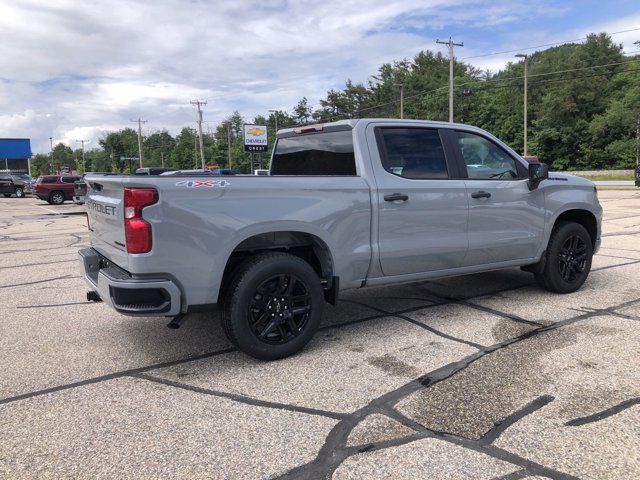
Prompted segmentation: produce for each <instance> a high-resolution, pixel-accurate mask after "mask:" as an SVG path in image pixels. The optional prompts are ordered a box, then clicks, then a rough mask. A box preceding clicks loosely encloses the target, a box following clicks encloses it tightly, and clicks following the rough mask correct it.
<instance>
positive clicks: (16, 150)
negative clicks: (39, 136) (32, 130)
mask: <svg viewBox="0 0 640 480" xmlns="http://www.w3.org/2000/svg"><path fill="white" fill-rule="evenodd" d="M30 159H31V140H30V139H28V138H0V171H10V172H12V173H28V174H29V175H31V161H30Z"/></svg>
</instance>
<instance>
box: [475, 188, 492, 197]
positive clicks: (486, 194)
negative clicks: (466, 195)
mask: <svg viewBox="0 0 640 480" xmlns="http://www.w3.org/2000/svg"><path fill="white" fill-rule="evenodd" d="M471 198H491V194H490V193H489V192H485V191H483V190H480V191H479V192H473V193H472V194H471Z"/></svg>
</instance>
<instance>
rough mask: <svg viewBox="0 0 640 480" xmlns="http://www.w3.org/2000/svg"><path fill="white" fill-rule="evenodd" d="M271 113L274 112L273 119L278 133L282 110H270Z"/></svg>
mask: <svg viewBox="0 0 640 480" xmlns="http://www.w3.org/2000/svg"><path fill="white" fill-rule="evenodd" d="M269 113H273V120H274V122H275V124H276V126H275V128H276V133H278V113H280V112H279V111H278V110H269Z"/></svg>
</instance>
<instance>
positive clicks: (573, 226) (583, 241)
mask: <svg viewBox="0 0 640 480" xmlns="http://www.w3.org/2000/svg"><path fill="white" fill-rule="evenodd" d="M546 255H547V258H546V263H545V267H544V270H543V272H542V273H541V274H536V276H535V278H536V281H537V282H538V284H540V286H541V287H542V288H544V289H545V290H549V291H551V292H556V293H571V292H575V291H576V290H578V289H579V288H580V287H581V286H582V285H583V284H584V282H585V280H586V279H587V277H588V276H589V272H590V271H591V261H592V258H593V245H592V243H591V237H590V236H589V233H588V232H587V230H586V229H585V228H584V227H583V226H582V225H580V224H578V223H574V222H562V223H559V224H558V225H556V227H555V228H554V229H553V232H552V233H551V238H550V240H549V245H548V247H547V254H546Z"/></svg>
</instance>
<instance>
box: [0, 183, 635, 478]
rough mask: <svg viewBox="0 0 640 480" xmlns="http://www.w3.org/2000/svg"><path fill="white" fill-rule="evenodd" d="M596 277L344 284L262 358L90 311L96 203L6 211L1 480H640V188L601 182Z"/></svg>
mask: <svg viewBox="0 0 640 480" xmlns="http://www.w3.org/2000/svg"><path fill="white" fill-rule="evenodd" d="M600 200H601V202H602V205H603V207H604V210H605V214H604V222H603V244H602V249H601V250H600V253H599V254H598V255H597V256H596V257H595V258H594V262H593V269H592V273H591V275H590V276H589V279H588V280H587V283H586V284H585V286H584V287H583V288H582V289H581V290H580V291H578V292H576V293H574V294H570V295H556V294H551V293H547V292H544V291H542V290H541V289H540V288H538V287H537V285H536V284H535V283H534V282H533V277H532V275H531V274H528V273H525V272H522V271H520V270H519V269H508V270H502V271H496V272H489V273H484V274H479V275H468V276H464V277H457V278H449V279H441V280H437V281H428V282H418V283H413V284H407V285H396V286H389V287H376V288H371V289H363V290H356V291H350V292H345V293H344V295H343V296H342V299H341V302H340V303H339V304H338V306H337V307H332V306H330V305H327V306H326V310H325V315H324V321H323V324H322V327H321V329H320V331H319V332H318V333H317V334H316V337H315V338H314V340H312V342H311V343H310V344H309V346H308V347H307V348H306V349H305V350H304V351H303V352H301V353H300V354H298V355H296V356H294V357H291V358H288V359H285V360H281V361H277V362H270V363H266V362H260V361H257V360H254V359H252V358H249V357H247V356H245V355H243V354H241V353H239V352H237V351H236V350H235V349H234V348H232V346H231V345H230V344H229V343H228V342H227V340H226V339H225V337H224V334H223V332H222V329H221V327H220V324H219V318H218V317H219V313H217V312H214V313H209V314H192V315H190V316H189V317H188V318H187V320H186V321H185V323H184V324H183V326H182V328H180V329H179V330H170V329H168V328H166V323H167V320H166V319H164V318H130V317H124V316H122V315H119V314H117V313H116V312H113V311H112V310H110V309H109V308H108V307H106V306H105V305H103V304H95V303H89V302H87V301H86V299H85V292H86V286H85V284H84V281H83V280H82V279H81V278H80V276H79V268H78V261H77V259H76V252H77V250H78V249H79V248H81V247H83V246H84V245H86V244H87V242H88V231H87V229H86V221H85V218H84V216H83V215H82V214H81V213H82V211H83V209H82V207H77V206H73V205H70V204H64V205H62V206H57V207H56V206H49V205H47V204H46V203H44V202H41V201H39V200H37V199H34V198H26V199H13V198H10V199H0V307H1V308H0V311H1V312H2V335H0V351H1V352H2V359H3V368H2V372H1V373H0V477H1V478H51V477H56V478H59V477H64V478H67V477H76V478H88V477H90V478H96V477H98V478H107V477H109V478H113V477H118V478H121V477H155V478H157V477H172V478H203V477H206V478H247V479H254V478H281V479H322V478H334V479H367V478H371V479H378V478H386V479H399V478H436V479H440V478H442V479H465V478H468V479H521V478H528V479H541V478H553V479H571V478H585V479H588V478H593V479H602V478H611V479H619V478H638V477H640V374H639V373H638V365H639V360H638V359H639V358H640V328H639V327H640V286H639V283H638V278H639V275H640V245H639V243H640V231H639V230H638V228H637V224H638V218H639V217H640V214H638V211H639V209H640V192H639V191H637V190H622V191H616V190H605V191H601V192H600Z"/></svg>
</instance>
